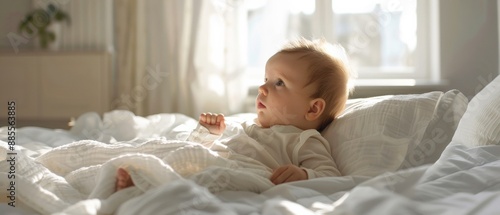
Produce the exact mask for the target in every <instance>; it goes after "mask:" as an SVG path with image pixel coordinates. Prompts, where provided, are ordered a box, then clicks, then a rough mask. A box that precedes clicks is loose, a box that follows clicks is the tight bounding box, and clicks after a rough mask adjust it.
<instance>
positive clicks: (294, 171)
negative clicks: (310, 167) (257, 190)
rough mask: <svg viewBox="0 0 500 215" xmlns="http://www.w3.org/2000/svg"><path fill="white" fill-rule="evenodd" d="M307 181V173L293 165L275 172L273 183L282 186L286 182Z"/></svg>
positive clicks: (279, 168) (277, 169)
mask: <svg viewBox="0 0 500 215" xmlns="http://www.w3.org/2000/svg"><path fill="white" fill-rule="evenodd" d="M306 179H307V172H306V171H305V170H304V169H302V168H300V167H298V166H295V165H293V164H288V165H284V166H280V167H278V168H276V169H274V170H273V174H272V175H271V178H270V180H271V182H273V184H282V183H285V182H292V181H300V180H306Z"/></svg>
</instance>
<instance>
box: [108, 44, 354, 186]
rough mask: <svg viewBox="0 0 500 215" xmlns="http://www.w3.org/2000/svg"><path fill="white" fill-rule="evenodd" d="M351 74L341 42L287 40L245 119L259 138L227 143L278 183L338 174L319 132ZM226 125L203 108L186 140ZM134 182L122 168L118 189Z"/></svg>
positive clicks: (336, 109)
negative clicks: (250, 116) (268, 171)
mask: <svg viewBox="0 0 500 215" xmlns="http://www.w3.org/2000/svg"><path fill="white" fill-rule="evenodd" d="M349 79H350V71H349V67H348V64H347V57H346V54H345V51H344V50H343V48H341V47H340V46H333V45H331V44H328V43H327V42H325V41H323V40H315V41H309V40H305V39H301V40H297V41H294V42H291V43H289V44H288V45H286V46H285V47H284V48H283V49H282V50H280V51H279V52H277V53H276V54H275V55H273V56H272V57H271V58H270V59H269V60H268V61H267V64H266V68H265V79H264V84H262V85H261V86H260V87H259V94H258V96H257V99H256V103H255V104H256V109H257V118H256V119H255V120H254V121H253V122H245V123H243V124H242V127H243V129H244V131H245V133H246V134H247V135H248V136H249V137H251V138H252V139H255V140H256V141H255V142H252V143H248V144H241V143H240V142H237V141H228V142H225V143H223V144H224V145H226V146H227V147H228V148H229V149H231V150H233V151H235V152H236V153H240V154H244V153H245V152H252V153H251V155H248V156H251V157H252V158H254V159H256V160H258V161H260V162H261V163H262V164H264V165H265V166H267V167H269V169H271V170H272V174H271V175H270V178H269V179H270V181H271V182H272V183H274V184H281V183H286V182H291V181H298V180H306V179H311V178H316V177H326V176H340V173H339V171H338V169H337V166H336V164H335V162H334V160H333V158H332V157H331V155H330V145H329V144H328V142H327V141H326V140H325V139H324V138H323V137H322V136H321V134H320V133H319V132H320V131H322V130H323V129H324V128H325V127H326V126H327V125H329V124H330V123H331V122H332V121H333V120H334V119H335V117H337V116H338V115H339V114H340V113H341V112H342V111H343V109H344V106H345V103H346V101H347V98H348V95H349V93H350V88H349V84H348V82H349ZM225 128H226V124H225V118H224V115H222V114H212V113H203V114H201V115H200V117H199V126H198V128H197V129H195V131H193V133H192V134H191V136H190V138H189V139H188V140H191V141H197V142H201V143H203V144H204V145H205V146H207V147H212V146H213V143H212V142H213V140H214V139H216V138H218V137H220V136H221V135H222V133H223V132H224V130H225ZM207 133H208V134H207ZM201 137H203V139H202V138H201ZM207 137H209V138H207ZM207 144H208V145H207ZM247 149H252V150H247ZM255 152H256V153H255ZM132 185H133V182H132V180H131V178H130V176H129V174H128V173H127V171H126V170H124V169H122V168H120V169H118V172H117V181H116V189H117V190H121V189H123V188H126V187H129V186H132Z"/></svg>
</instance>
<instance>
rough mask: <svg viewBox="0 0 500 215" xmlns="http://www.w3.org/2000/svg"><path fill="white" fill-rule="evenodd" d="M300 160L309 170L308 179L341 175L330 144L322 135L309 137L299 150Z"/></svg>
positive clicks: (305, 168)
mask: <svg viewBox="0 0 500 215" xmlns="http://www.w3.org/2000/svg"><path fill="white" fill-rule="evenodd" d="M298 161H299V166H300V167H301V168H302V169H304V170H305V171H306V172H307V177H308V179H312V178H319V177H328V176H341V174H340V171H339V170H338V168H337V164H336V163H335V161H334V160H333V157H332V155H331V154H330V147H329V144H328V142H327V141H326V140H325V139H324V138H322V137H316V136H311V137H309V138H308V139H307V140H306V141H305V142H304V144H303V145H302V146H301V147H300V149H299V150H298Z"/></svg>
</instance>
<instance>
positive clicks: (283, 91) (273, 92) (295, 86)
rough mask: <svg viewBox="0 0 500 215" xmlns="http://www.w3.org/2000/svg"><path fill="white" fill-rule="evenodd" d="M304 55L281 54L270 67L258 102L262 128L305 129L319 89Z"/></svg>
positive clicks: (272, 61) (271, 61)
mask: <svg viewBox="0 0 500 215" xmlns="http://www.w3.org/2000/svg"><path fill="white" fill-rule="evenodd" d="M300 56H301V55H300V54H289V53H278V54H276V55H274V56H273V57H271V58H270V59H269V60H268V61H267V64H266V75H265V83H264V84H263V85H261V86H260V87H259V95H258V96H257V99H256V108H257V114H258V122H259V123H260V124H261V126H262V127H265V128H268V127H271V126H273V125H294V126H296V127H299V128H301V126H300V125H303V124H304V123H303V122H304V121H305V120H306V119H305V114H306V113H307V112H308V111H309V105H310V102H311V100H312V98H311V97H310V96H311V95H312V94H313V93H314V90H315V85H314V84H310V85H308V86H306V84H307V83H308V82H309V77H308V74H307V67H308V64H307V63H306V62H305V61H304V60H302V59H299V57H300Z"/></svg>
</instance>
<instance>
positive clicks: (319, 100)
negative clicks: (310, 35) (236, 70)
mask: <svg viewBox="0 0 500 215" xmlns="http://www.w3.org/2000/svg"><path fill="white" fill-rule="evenodd" d="M350 74H351V71H350V69H349V65H348V62H347V56H346V54H345V51H344V49H343V48H342V47H341V46H333V45H331V44H329V43H327V42H326V41H324V40H314V41H309V40H305V39H300V40H297V41H293V42H290V43H289V44H287V45H286V46H285V47H284V48H283V49H282V50H280V51H279V52H278V53H276V54H275V55H273V56H272V57H271V58H270V59H269V60H268V62H267V64H266V75H265V83H264V84H263V85H262V86H260V87H259V95H258V97H257V101H256V106H257V113H258V122H259V123H260V124H261V125H262V126H263V127H271V126H273V125H293V126H295V127H298V128H301V129H304V130H305V129H317V130H319V131H321V130H323V129H324V128H325V127H326V126H327V125H328V124H329V123H331V122H332V121H333V119H334V118H335V117H337V116H338V115H339V114H340V113H341V112H342V111H343V110H344V107H345V103H346V101H347V98H348V96H349V93H350V86H349V80H350Z"/></svg>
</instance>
